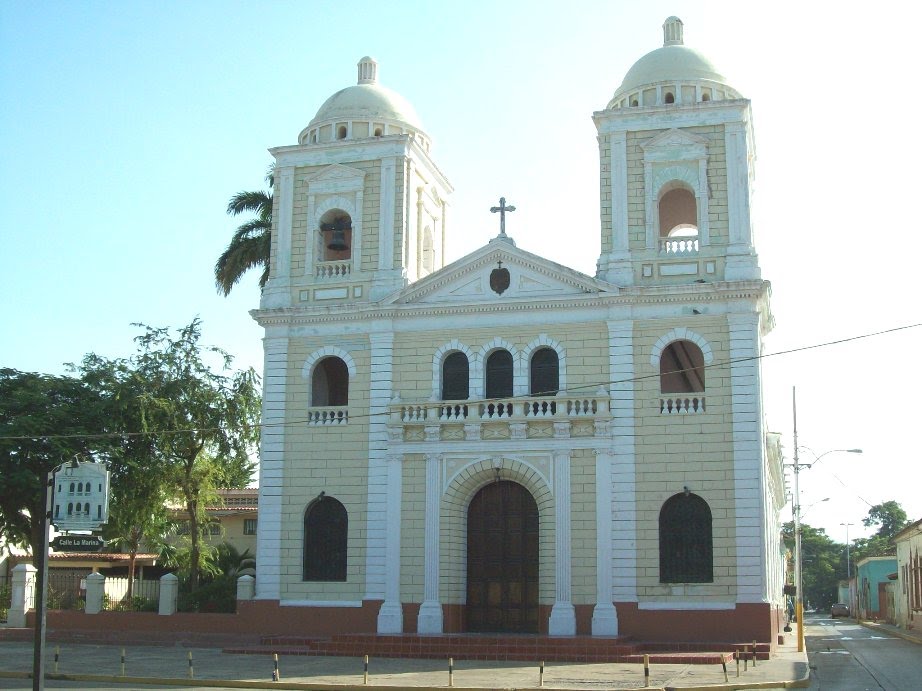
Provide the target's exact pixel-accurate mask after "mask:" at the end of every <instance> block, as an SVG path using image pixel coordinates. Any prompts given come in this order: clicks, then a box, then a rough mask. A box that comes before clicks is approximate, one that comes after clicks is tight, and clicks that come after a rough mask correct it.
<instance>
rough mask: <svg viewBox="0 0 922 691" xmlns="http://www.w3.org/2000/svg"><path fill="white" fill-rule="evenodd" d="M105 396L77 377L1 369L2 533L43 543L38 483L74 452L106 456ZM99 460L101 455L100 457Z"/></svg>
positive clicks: (36, 548) (34, 549) (37, 547)
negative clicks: (103, 434)
mask: <svg viewBox="0 0 922 691" xmlns="http://www.w3.org/2000/svg"><path fill="white" fill-rule="evenodd" d="M106 429H107V416H106V403H105V400H104V399H103V398H102V397H101V396H100V395H99V394H98V392H96V391H94V390H93V389H92V388H90V387H88V386H87V385H86V384H85V382H83V381H81V380H80V379H77V378H74V377H69V376H51V375H46V374H36V373H34V372H20V371H18V370H15V369H8V368H4V369H0V533H2V535H3V537H4V538H5V539H7V540H8V541H10V542H11V543H13V544H19V545H28V546H29V547H30V549H31V553H32V555H33V557H34V556H35V555H37V554H39V553H40V551H41V549H42V548H43V545H44V533H43V530H42V528H43V521H42V519H41V518H42V515H43V514H44V513H45V506H44V505H43V504H42V483H43V482H46V479H47V475H48V473H49V472H51V471H52V470H53V469H54V468H55V466H58V465H61V464H62V463H65V462H67V461H70V460H71V459H73V458H74V457H75V456H82V457H84V459H85V460H89V459H91V458H93V457H94V456H97V455H102V456H107V455H108V452H109V450H110V449H109V442H108V440H107V438H106V437H104V436H102V435H101V434H100V433H102V432H105V431H106ZM100 460H105V458H101V459H100Z"/></svg>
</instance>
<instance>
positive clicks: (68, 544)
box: [51, 535, 106, 552]
mask: <svg viewBox="0 0 922 691" xmlns="http://www.w3.org/2000/svg"><path fill="white" fill-rule="evenodd" d="M105 545H106V542H105V540H103V539H102V538H101V537H97V536H96V535H59V536H58V537H56V538H55V539H54V540H52V541H51V546H52V547H53V548H54V550H55V551H56V552H98V551H99V550H101V549H102V548H103V547H105Z"/></svg>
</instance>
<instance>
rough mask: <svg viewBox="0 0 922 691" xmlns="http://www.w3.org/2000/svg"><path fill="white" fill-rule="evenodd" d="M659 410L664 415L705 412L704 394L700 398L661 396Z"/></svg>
mask: <svg viewBox="0 0 922 691" xmlns="http://www.w3.org/2000/svg"><path fill="white" fill-rule="evenodd" d="M659 411H660V412H661V413H662V414H663V415H693V414H695V413H703V412H705V407H704V396H701V397H700V398H661V399H660V400H659Z"/></svg>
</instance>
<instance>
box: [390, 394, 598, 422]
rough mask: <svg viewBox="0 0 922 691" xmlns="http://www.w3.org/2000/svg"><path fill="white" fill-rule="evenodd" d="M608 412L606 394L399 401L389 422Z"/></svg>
mask: <svg viewBox="0 0 922 691" xmlns="http://www.w3.org/2000/svg"><path fill="white" fill-rule="evenodd" d="M607 413H608V396H558V397H552V398H551V397H537V396H536V397H527V398H514V399H508V400H499V401H483V402H472V403H461V402H458V403H453V402H450V401H438V402H429V403H420V404H406V403H404V404H400V405H395V406H392V408H391V422H392V423H396V424H427V423H436V422H437V423H450V422H475V421H478V420H484V421H485V420H522V421H527V420H537V419H544V418H546V419H555V420H562V419H569V418H574V417H580V418H585V417H596V416H602V415H606V414H607Z"/></svg>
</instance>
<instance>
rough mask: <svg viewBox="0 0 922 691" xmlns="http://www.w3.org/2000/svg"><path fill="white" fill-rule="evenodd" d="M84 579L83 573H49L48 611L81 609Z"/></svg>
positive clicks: (84, 573) (83, 599) (84, 597)
mask: <svg viewBox="0 0 922 691" xmlns="http://www.w3.org/2000/svg"><path fill="white" fill-rule="evenodd" d="M86 577H87V573H86V572H85V571H57V570H55V571H49V572H48V609H83V608H84V605H85V604H86Z"/></svg>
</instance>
